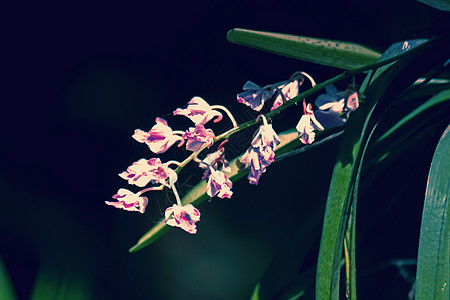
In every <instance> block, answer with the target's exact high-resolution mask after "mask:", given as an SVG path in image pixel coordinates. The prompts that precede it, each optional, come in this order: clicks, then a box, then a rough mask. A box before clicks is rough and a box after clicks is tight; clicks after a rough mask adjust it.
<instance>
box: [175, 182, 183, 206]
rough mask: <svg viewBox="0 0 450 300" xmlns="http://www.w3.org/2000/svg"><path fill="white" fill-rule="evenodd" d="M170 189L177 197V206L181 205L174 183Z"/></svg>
mask: <svg viewBox="0 0 450 300" xmlns="http://www.w3.org/2000/svg"><path fill="white" fill-rule="evenodd" d="M172 191H173V194H174V195H175V198H176V199H177V205H178V206H183V205H182V204H181V200H180V196H179V195H178V192H177V189H176V187H175V185H172Z"/></svg>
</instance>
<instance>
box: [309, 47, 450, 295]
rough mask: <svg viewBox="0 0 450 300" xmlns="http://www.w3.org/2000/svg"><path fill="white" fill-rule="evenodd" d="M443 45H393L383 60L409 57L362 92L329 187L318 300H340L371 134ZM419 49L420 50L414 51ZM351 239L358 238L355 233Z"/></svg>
mask: <svg viewBox="0 0 450 300" xmlns="http://www.w3.org/2000/svg"><path fill="white" fill-rule="evenodd" d="M441 42H442V40H439V39H438V41H432V42H429V43H428V42H427V43H420V42H418V43H414V42H412V43H409V42H407V43H405V42H402V43H396V44H394V45H392V46H391V47H390V48H389V49H388V50H387V51H386V53H385V54H383V56H382V58H381V59H382V60H387V59H389V58H390V57H393V56H397V55H399V54H401V53H406V52H409V53H408V54H407V55H404V56H403V57H402V59H399V60H398V61H397V62H395V63H392V64H390V65H389V66H388V67H383V69H382V70H377V72H372V73H374V75H372V74H370V75H369V76H368V78H367V79H366V81H365V83H364V84H363V87H362V92H363V93H364V94H365V95H366V97H367V102H366V103H364V104H362V105H361V106H360V108H359V109H358V110H357V111H356V112H354V113H352V116H351V118H350V119H349V121H348V123H347V125H346V129H345V132H344V135H343V137H342V140H341V148H340V150H339V152H338V157H337V163H336V165H335V168H334V171H333V177H332V181H331V184H330V190H329V194H328V199H327V204H326V210H325V216H324V225H323V230H322V238H321V243H320V250H319V260H318V265H317V274H316V298H317V299H339V281H340V269H341V260H342V252H343V244H344V238H345V232H346V230H347V228H348V227H349V226H354V222H355V221H356V220H355V216H352V218H351V219H350V220H351V222H349V218H350V215H351V209H350V208H351V207H352V208H353V211H355V210H356V202H354V203H353V204H352V200H353V201H356V199H357V197H355V198H353V193H354V192H355V186H356V189H357V186H358V182H357V177H358V180H359V176H358V174H360V170H361V169H360V167H361V163H362V159H363V158H364V154H365V150H366V149H367V144H368V142H369V140H370V135H371V132H372V129H373V127H374V126H375V125H376V124H377V120H378V115H379V114H380V111H381V112H382V111H384V109H385V108H386V107H387V106H388V105H389V100H390V99H395V98H396V97H398V96H399V94H401V92H402V91H404V89H406V88H408V87H409V86H410V85H411V84H412V83H413V82H414V81H415V80H416V79H417V77H418V76H422V75H423V73H425V72H426V71H427V70H428V69H427V68H430V67H433V66H434V64H436V63H438V62H440V60H441V59H442V57H441V56H442V55H445V54H443V53H444V52H443V51H444V50H443V49H442V45H441ZM415 44H416V45H417V46H416V47H414V45H415ZM405 45H406V46H405ZM408 45H409V46H408ZM439 47H441V48H439ZM426 50H427V51H426ZM436 50H439V51H436ZM427 59H428V60H430V64H429V65H425V66H424V65H421V64H419V63H417V62H419V61H420V60H427ZM380 102H381V103H380ZM352 205H353V206H352ZM350 234H351V235H353V236H354V232H351V233H350ZM348 241H349V242H350V243H349V244H350V246H351V247H354V241H353V238H352V237H351V236H350V239H348ZM348 253H349V254H350V255H354V249H349V251H348ZM353 261H354V258H350V259H349V260H348V263H350V264H353V263H352V262H353ZM349 271H350V272H353V274H352V273H351V274H350V275H351V277H350V278H349V280H354V278H355V276H354V275H355V274H354V270H353V271H352V270H349ZM350 286H351V287H352V286H355V284H354V283H350ZM353 292H354V291H353ZM349 297H350V298H351V299H354V298H356V295H351V294H350V295H349Z"/></svg>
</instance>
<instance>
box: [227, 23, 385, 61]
mask: <svg viewBox="0 0 450 300" xmlns="http://www.w3.org/2000/svg"><path fill="white" fill-rule="evenodd" d="M227 38H228V40H229V41H230V42H232V43H235V44H239V45H243V46H248V47H252V48H256V49H259V50H264V51H268V52H271V53H275V54H279V55H283V56H287V57H291V58H295V59H299V60H303V61H307V62H312V63H316V64H321V65H326V66H330V67H335V68H339V69H344V70H354V69H357V68H360V67H364V66H367V65H371V64H374V63H375V62H376V61H377V60H378V59H379V58H380V53H378V52H376V51H374V50H372V49H369V48H367V47H364V46H361V45H358V44H355V43H349V42H342V41H334V40H327V39H319V38H311V37H305V36H297V35H289V34H282V33H274V32H265V31H256V30H248V29H241V28H235V29H232V30H230V31H229V32H228V34H227Z"/></svg>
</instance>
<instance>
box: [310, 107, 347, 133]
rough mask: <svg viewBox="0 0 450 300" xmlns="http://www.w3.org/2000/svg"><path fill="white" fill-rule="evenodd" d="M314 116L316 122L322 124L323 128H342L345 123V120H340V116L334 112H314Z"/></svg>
mask: <svg viewBox="0 0 450 300" xmlns="http://www.w3.org/2000/svg"><path fill="white" fill-rule="evenodd" d="M314 116H315V117H316V119H317V121H319V122H320V124H322V126H323V127H324V128H327V129H329V128H334V127H339V126H343V125H345V123H346V119H344V118H341V116H342V115H341V114H340V113H337V112H334V111H331V110H330V111H322V110H316V111H314Z"/></svg>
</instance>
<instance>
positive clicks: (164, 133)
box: [133, 118, 184, 154]
mask: <svg viewBox="0 0 450 300" xmlns="http://www.w3.org/2000/svg"><path fill="white" fill-rule="evenodd" d="M133 138H134V139H135V140H136V141H138V142H139V143H145V144H147V146H148V147H149V148H150V150H151V151H152V152H153V153H157V154H159V153H164V152H166V151H167V149H169V148H170V147H172V145H173V144H174V143H176V142H179V144H178V147H180V146H182V145H183V143H184V140H183V138H182V137H180V136H178V135H176V134H175V132H174V131H172V128H170V127H169V126H168V125H167V121H166V120H164V119H162V118H156V125H154V126H153V127H152V129H151V130H150V131H149V132H145V131H142V130H140V129H136V130H135V131H134V134H133Z"/></svg>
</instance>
